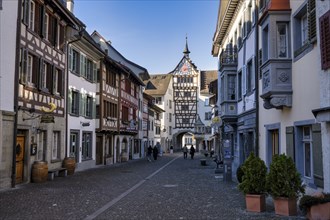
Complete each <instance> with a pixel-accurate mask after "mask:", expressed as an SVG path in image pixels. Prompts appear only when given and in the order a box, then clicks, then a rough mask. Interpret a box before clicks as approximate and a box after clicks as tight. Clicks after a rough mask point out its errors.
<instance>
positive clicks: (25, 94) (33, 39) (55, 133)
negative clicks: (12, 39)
mask: <svg viewBox="0 0 330 220" xmlns="http://www.w3.org/2000/svg"><path fill="white" fill-rule="evenodd" d="M21 7H22V13H21V15H22V17H21V21H22V23H21V29H20V30H18V31H19V32H20V42H19V43H20V55H19V57H20V62H19V82H18V83H19V84H18V121H17V139H16V140H17V147H16V151H17V152H20V153H23V155H22V158H23V160H22V162H21V163H16V183H21V182H28V181H29V180H30V177H31V166H32V164H33V162H34V161H45V162H47V163H48V169H53V168H58V167H61V166H62V160H63V158H64V157H65V156H66V152H65V150H66V149H65V146H66V134H65V132H66V109H65V107H66V87H67V84H66V80H67V77H66V67H67V56H66V53H67V47H66V42H67V41H68V40H70V39H71V37H72V36H73V35H75V34H77V33H78V31H79V30H80V29H81V28H82V27H83V26H84V25H83V24H82V23H81V22H80V21H79V20H77V19H76V18H75V16H74V15H73V14H72V13H71V12H70V11H69V10H68V9H67V8H66V5H64V4H63V2H62V1H58V0H54V1H48V0H44V1H41V0H24V1H23V4H22V5H21ZM17 155H19V154H17Z"/></svg>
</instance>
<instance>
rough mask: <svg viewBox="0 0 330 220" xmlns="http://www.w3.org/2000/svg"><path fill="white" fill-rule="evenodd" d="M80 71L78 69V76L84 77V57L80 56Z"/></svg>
mask: <svg viewBox="0 0 330 220" xmlns="http://www.w3.org/2000/svg"><path fill="white" fill-rule="evenodd" d="M79 57H80V69H79V72H78V73H79V75H80V76H83V77H86V66H85V60H86V57H84V56H83V55H82V54H80V56H79Z"/></svg>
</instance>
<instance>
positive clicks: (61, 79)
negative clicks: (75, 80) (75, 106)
mask: <svg viewBox="0 0 330 220" xmlns="http://www.w3.org/2000/svg"><path fill="white" fill-rule="evenodd" d="M64 77H65V75H64V71H62V70H58V86H57V89H58V92H59V93H60V95H61V96H62V97H64V94H65V91H64V88H65V78H64Z"/></svg>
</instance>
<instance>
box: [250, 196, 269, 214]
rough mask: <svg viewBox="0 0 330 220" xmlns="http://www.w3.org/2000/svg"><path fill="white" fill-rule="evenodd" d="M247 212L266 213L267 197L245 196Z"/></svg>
mask: <svg viewBox="0 0 330 220" xmlns="http://www.w3.org/2000/svg"><path fill="white" fill-rule="evenodd" d="M245 203H246V210H247V211H249V212H264V211H266V196H265V195H254V194H246V195H245Z"/></svg>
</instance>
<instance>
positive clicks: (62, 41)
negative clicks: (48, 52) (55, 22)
mask: <svg viewBox="0 0 330 220" xmlns="http://www.w3.org/2000/svg"><path fill="white" fill-rule="evenodd" d="M64 31H65V29H64V26H63V25H61V24H60V42H59V45H60V50H62V51H64V49H65V41H64V36H65V35H64Z"/></svg>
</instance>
